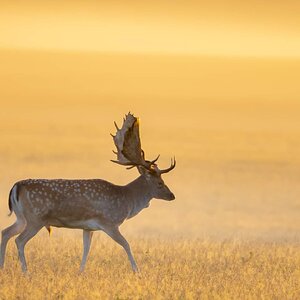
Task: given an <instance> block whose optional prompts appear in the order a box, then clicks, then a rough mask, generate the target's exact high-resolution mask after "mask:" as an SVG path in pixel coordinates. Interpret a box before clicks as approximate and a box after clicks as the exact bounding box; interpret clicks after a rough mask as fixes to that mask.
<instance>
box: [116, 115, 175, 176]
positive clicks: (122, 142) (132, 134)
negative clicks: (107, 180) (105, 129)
mask: <svg viewBox="0 0 300 300" xmlns="http://www.w3.org/2000/svg"><path fill="white" fill-rule="evenodd" d="M114 123H115V126H116V129H117V133H116V135H111V136H112V137H113V140H114V143H115V145H116V148H117V151H113V152H114V153H115V154H116V155H117V159H118V160H111V161H112V162H114V163H117V164H119V165H123V166H128V167H127V169H131V168H133V167H137V166H143V167H144V168H146V169H148V170H151V171H153V172H157V174H163V173H167V172H169V171H171V170H172V169H174V168H175V165H176V160H175V158H174V162H173V160H171V166H170V167H169V168H168V169H164V170H160V169H159V168H158V167H157V165H156V164H155V163H156V161H157V160H158V159H159V155H158V156H157V157H156V158H155V159H154V160H152V161H149V160H145V152H144V151H143V150H142V148H141V139H140V132H139V119H138V118H136V117H135V116H134V115H133V114H131V113H128V115H126V116H125V118H124V122H123V126H122V128H121V129H120V128H119V127H118V125H117V123H116V122H114Z"/></svg>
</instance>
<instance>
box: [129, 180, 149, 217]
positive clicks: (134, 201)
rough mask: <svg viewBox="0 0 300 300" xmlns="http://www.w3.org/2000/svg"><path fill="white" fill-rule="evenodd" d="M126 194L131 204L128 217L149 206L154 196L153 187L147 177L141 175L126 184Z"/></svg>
mask: <svg viewBox="0 0 300 300" xmlns="http://www.w3.org/2000/svg"><path fill="white" fill-rule="evenodd" d="M125 189H126V195H127V199H128V202H129V203H130V204H131V205H130V211H129V214H128V218H132V217H134V216H135V215H137V214H138V213H139V212H140V211H141V210H142V209H144V208H146V207H148V206H149V202H150V200H151V199H152V198H153V196H152V193H151V187H150V186H149V184H148V182H147V180H146V178H145V177H144V176H142V175H141V176H140V177H138V178H137V179H135V180H134V181H132V182H131V183H129V184H128V185H126V186H125Z"/></svg>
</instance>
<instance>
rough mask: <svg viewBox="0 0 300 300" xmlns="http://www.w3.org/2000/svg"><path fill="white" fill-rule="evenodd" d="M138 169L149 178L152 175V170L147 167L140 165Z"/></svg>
mask: <svg viewBox="0 0 300 300" xmlns="http://www.w3.org/2000/svg"><path fill="white" fill-rule="evenodd" d="M137 169H138V171H139V173H140V174H141V175H145V176H146V177H147V178H149V177H150V176H151V171H149V170H148V169H146V168H145V167H143V166H138V167H137Z"/></svg>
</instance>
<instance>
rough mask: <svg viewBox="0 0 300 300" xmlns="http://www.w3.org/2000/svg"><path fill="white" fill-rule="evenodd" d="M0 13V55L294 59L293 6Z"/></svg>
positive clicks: (259, 3) (298, 27) (87, 5)
mask: <svg viewBox="0 0 300 300" xmlns="http://www.w3.org/2000/svg"><path fill="white" fill-rule="evenodd" d="M107 3H109V4H107ZM0 5H1V9H0V48H29V49H32V48H33V49H48V50H72V51H104V52H111V51H113V52H133V53H140V52H147V53H148V52H150V53H188V54H190V53H191V54H209V55H246V56H248V55H250V56H293V57H295V56H300V17H299V16H300V1H299V0H285V1H283V0H279V1H278V0H264V1H263V0H254V1H253V0H249V1H241V0H240V1H234V0H229V1H227V0H226V1H225V0H223V1H221V0H218V1H14V0H12V1H9V0H7V1H0Z"/></svg>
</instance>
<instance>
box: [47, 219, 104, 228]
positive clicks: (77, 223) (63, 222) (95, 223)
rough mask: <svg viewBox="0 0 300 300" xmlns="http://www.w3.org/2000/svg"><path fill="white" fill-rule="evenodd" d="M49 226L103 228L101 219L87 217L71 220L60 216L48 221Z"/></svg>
mask: <svg viewBox="0 0 300 300" xmlns="http://www.w3.org/2000/svg"><path fill="white" fill-rule="evenodd" d="M47 223H48V225H49V226H54V227H64V228H74V229H85V230H101V229H102V226H101V224H100V222H99V220H95V219H87V220H69V219H64V218H59V219H56V220H50V221H49V222H47Z"/></svg>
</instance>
